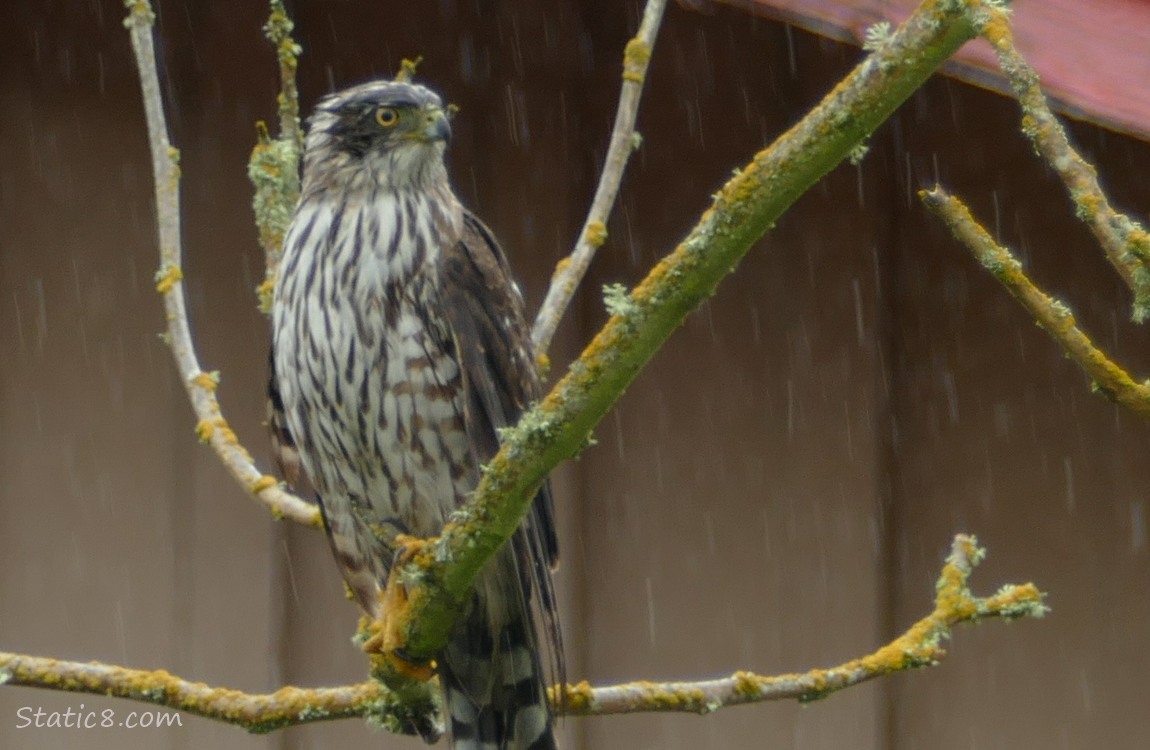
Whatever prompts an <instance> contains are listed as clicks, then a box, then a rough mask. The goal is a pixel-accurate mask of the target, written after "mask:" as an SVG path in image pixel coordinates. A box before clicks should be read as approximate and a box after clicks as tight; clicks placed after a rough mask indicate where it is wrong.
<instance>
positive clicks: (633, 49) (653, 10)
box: [531, 0, 667, 356]
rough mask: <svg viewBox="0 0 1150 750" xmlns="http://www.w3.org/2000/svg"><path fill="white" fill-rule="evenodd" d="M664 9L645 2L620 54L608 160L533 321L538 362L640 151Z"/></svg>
mask: <svg viewBox="0 0 1150 750" xmlns="http://www.w3.org/2000/svg"><path fill="white" fill-rule="evenodd" d="M666 6H667V0H647V5H646V6H645V7H644V9H643V20H642V21H641V22H640V24H639V31H637V32H636V33H635V37H634V38H633V39H632V40H631V41H630V42H628V44H627V48H626V50H625V52H624V54H623V84H622V88H621V89H620V91H619V104H618V106H617V107H616V108H615V125H614V127H613V128H612V130H611V141H610V145H609V146H608V148H607V157H606V159H604V160H603V170H602V171H601V172H600V173H599V185H598V187H596V189H595V198H594V199H593V200H592V201H591V209H590V210H589V211H588V212H587V220H586V221H585V222H583V229H582V231H580V232H579V240H578V241H577V242H576V243H575V250H574V251H573V252H572V253H571V255H569V256H568V257H566V258H564V259H563V260H561V261H559V265H557V266H556V267H555V275H554V276H553V277H552V279H551V286H550V287H549V288H548V289H547V296H546V297H545V298H544V300H543V305H542V306H541V307H540V309H539V315H538V316H537V317H536V319H535V327H534V329H533V330H532V332H531V339H532V341H533V342H534V344H535V351H536V353H537V354H538V355H539V356H545V355H546V354H547V349H548V347H550V346H551V338H552V337H553V336H554V335H555V329H556V328H558V327H559V321H560V320H561V319H562V318H563V313H564V312H566V310H567V307H568V306H569V305H570V304H571V299H572V298H573V297H574V296H575V290H576V289H578V287H579V282H581V281H582V280H583V277H584V276H585V275H586V274H587V269H588V268H589V267H590V266H591V259H592V258H594V257H595V251H596V250H598V249H599V248H600V246H602V245H603V243H604V242H606V240H607V218H608V217H609V216H610V215H611V209H612V207H613V206H614V205H615V198H616V196H618V195H619V185H620V184H622V182H623V172H624V170H626V169H627V161H628V159H630V157H631V153H632V152H633V151H634V150H635V149H636V148H637V146H638V143H637V140H636V139H637V136H636V134H635V118H636V117H637V116H638V113H639V99H640V98H641V97H642V96H643V84H644V83H645V82H646V80H647V64H648V63H649V62H650V60H651V53H652V52H653V51H654V48H655V37H656V35H657V34H658V33H659V24H660V23H661V22H662V20H663V10H664V9H665V8H666Z"/></svg>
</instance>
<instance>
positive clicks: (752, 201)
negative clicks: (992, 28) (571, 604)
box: [380, 0, 977, 660]
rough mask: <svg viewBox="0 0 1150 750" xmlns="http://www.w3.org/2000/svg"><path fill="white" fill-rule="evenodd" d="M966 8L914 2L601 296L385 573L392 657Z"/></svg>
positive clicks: (427, 635) (901, 93) (916, 73)
mask: <svg viewBox="0 0 1150 750" xmlns="http://www.w3.org/2000/svg"><path fill="white" fill-rule="evenodd" d="M973 4H974V5H977V3H973ZM969 13H970V9H969V7H968V3H967V2H962V1H961V0H927V2H924V3H923V4H922V6H920V7H919V8H918V10H916V11H915V13H914V14H913V15H912V16H911V17H910V18H909V19H908V20H907V21H906V23H904V24H903V25H902V26H901V27H899V29H898V30H897V31H896V32H895V33H894V34H892V35H891V36H890V37H889V38H888V39H886V40H885V42H881V43H878V44H876V49H875V51H874V52H872V53H871V54H870V55H869V56H867V57H866V59H864V60H863V62H862V63H861V64H860V65H859V66H858V67H857V68H856V69H855V70H854V71H853V72H852V73H851V74H850V75H849V76H848V77H847V78H846V79H845V80H844V81H843V82H841V83H840V84H839V85H838V86H836V87H835V89H834V90H833V91H832V92H831V93H830V94H829V95H828V96H827V97H826V98H825V99H824V100H823V101H822V102H821V103H820V104H819V105H818V106H817V107H816V108H815V109H814V110H812V111H811V112H810V114H808V115H807V116H806V117H805V118H803V120H801V121H800V122H799V123H798V124H796V125H795V126H794V127H793V128H791V130H790V131H788V132H787V133H785V134H784V135H783V136H781V137H780V138H779V139H778V140H777V141H776V142H775V143H774V144H773V145H771V146H770V147H768V148H766V149H764V150H763V151H761V152H759V153H758V154H756V155H755V157H754V159H753V160H752V161H751V162H750V163H749V164H748V165H747V166H746V167H744V168H743V169H742V170H739V171H738V172H737V173H736V175H735V176H734V177H733V178H732V179H731V180H730V181H729V182H728V183H727V184H726V185H725V186H724V187H723V188H722V189H721V190H720V191H719V192H718V193H717V194H716V195H715V197H714V201H713V203H712V205H711V207H710V208H708V209H707V210H706V211H705V212H704V213H703V215H702V217H701V218H700V220H699V223H698V224H697V225H696V226H695V228H694V229H693V230H692V231H691V233H690V234H689V235H688V236H687V238H686V239H685V240H683V242H682V243H681V244H680V245H679V246H678V247H677V248H675V250H674V251H673V252H672V253H671V254H669V255H668V256H666V257H665V258H664V259H663V260H662V261H660V262H659V263H658V264H657V265H656V266H655V268H654V269H653V270H652V271H651V272H650V274H649V275H648V276H647V278H646V279H644V280H643V281H642V282H641V283H640V284H639V285H638V286H637V287H636V288H635V289H634V290H632V291H631V293H630V294H619V295H612V297H611V299H610V300H609V307H610V311H611V312H612V313H613V314H612V317H611V319H610V320H609V321H608V322H607V324H606V326H605V327H604V328H603V329H602V330H601V331H600V332H599V334H598V335H597V336H596V337H595V339H594V340H593V341H592V342H591V343H590V345H589V346H588V347H587V348H586V349H585V350H584V352H583V354H582V356H581V357H580V358H579V360H578V361H576V362H575V363H574V364H573V365H572V366H571V368H570V371H569V372H568V373H567V375H566V376H565V377H564V378H563V379H562V380H560V381H559V383H558V384H556V386H555V387H554V389H553V390H552V391H551V393H550V394H549V395H548V396H547V397H546V398H545V399H544V400H543V402H542V403H540V404H538V405H537V406H535V407H534V408H533V409H532V410H530V411H529V412H528V413H527V414H525V415H524V417H523V418H522V419H521V420H520V422H519V424H518V425H517V426H516V427H515V428H514V429H511V430H507V431H505V432H504V433H503V435H502V448H501V449H500V451H499V453H498V454H497V455H496V456H495V457H494V458H493V459H492V461H491V463H490V464H489V465H488V466H487V467H486V470H485V472H484V474H483V477H482V479H481V481H480V483H479V486H478V488H477V490H476V493H475V494H476V496H475V498H474V500H473V501H472V502H470V503H468V504H467V505H466V506H464V507H463V508H462V509H460V511H459V512H457V513H456V514H454V516H453V518H452V520H451V522H450V523H448V524H447V525H446V527H445V528H444V529H443V532H442V534H441V535H440V537H438V538H437V539H436V540H434V541H433V542H431V543H429V544H427V545H426V546H425V547H424V548H423V549H422V550H421V551H419V552H418V554H416V555H414V556H413V561H412V562H411V563H409V564H408V565H405V566H396V568H395V569H393V571H392V581H390V582H389V587H391V586H404V587H405V588H406V589H407V594H408V597H407V602H406V606H405V607H402V608H399V609H398V610H394V611H391V612H389V613H388V615H387V617H388V622H387V623H381V624H380V629H381V630H382V631H383V632H384V633H385V634H391V633H394V634H396V635H397V638H393V639H392V642H396V641H398V645H399V646H400V647H401V648H402V651H403V653H405V654H406V655H408V656H410V657H412V658H415V659H423V660H426V659H430V658H432V655H433V654H435V653H436V652H437V651H439V649H440V648H442V646H443V644H445V643H446V642H447V637H448V634H449V632H450V630H451V627H452V624H453V623H454V621H455V619H456V617H457V615H458V612H459V608H460V606H461V603H462V602H464V601H466V597H467V595H468V593H469V592H470V590H471V587H472V584H473V581H474V579H475V577H476V575H477V574H478V572H479V571H480V570H481V569H482V567H483V565H484V564H485V563H486V562H487V560H488V559H490V557H491V556H492V555H493V554H494V553H495V551H496V550H497V549H498V548H499V547H500V545H502V544H503V543H504V542H505V541H506V540H507V539H508V538H510V536H511V534H512V533H514V531H515V529H516V528H517V527H518V525H519V523H520V520H521V519H522V517H523V516H524V514H525V513H526V512H527V510H528V508H529V506H530V504H531V500H532V497H533V495H534V492H535V489H536V488H537V487H538V486H539V484H540V483H541V482H542V481H543V479H544V478H545V477H546V476H547V474H548V473H549V472H550V471H551V469H552V468H553V467H554V466H555V465H556V464H558V463H559V462H560V461H561V460H563V459H565V458H570V457H572V456H575V455H577V454H578V453H579V452H580V451H581V450H582V449H583V447H584V446H585V445H586V443H587V440H588V436H589V435H590V433H591V430H592V429H593V428H594V427H595V425H596V424H597V423H598V422H599V420H600V419H602V417H603V416H604V415H605V414H606V412H607V411H608V410H609V409H610V408H611V406H613V405H614V403H615V402H616V401H617V400H618V399H619V397H620V396H621V395H622V393H623V391H624V390H625V389H626V388H627V386H628V385H629V384H630V383H631V381H632V380H634V378H635V376H636V375H637V374H638V372H639V371H640V370H641V369H642V368H643V366H644V365H645V364H646V363H647V362H648V361H649V360H650V358H651V357H652V356H653V355H654V353H655V352H656V351H657V350H658V349H659V347H660V346H661V345H662V344H663V342H664V341H665V340H666V339H667V337H668V336H670V334H671V333H672V332H673V331H674V330H675V329H676V328H677V327H678V326H679V325H680V324H681V323H682V321H683V319H684V318H685V317H686V315H687V314H688V313H689V312H690V311H692V310H693V309H694V308H695V307H697V306H698V305H699V304H700V303H701V302H702V301H704V300H705V299H707V298H708V297H709V296H710V295H711V294H713V293H714V291H715V288H716V286H717V285H718V284H719V282H720V281H721V280H722V279H723V278H724V277H725V276H726V275H727V274H728V273H730V272H731V271H732V270H734V268H735V267H736V266H737V264H738V262H739V260H741V259H742V257H743V256H744V255H745V254H746V253H747V251H748V250H750V248H751V246H752V245H753V244H754V243H755V242H756V241H757V240H758V239H759V238H760V237H762V235H763V234H764V233H765V232H766V231H767V229H769V228H770V226H771V224H772V223H773V222H774V221H775V220H776V219H777V218H778V217H779V216H780V215H781V214H782V213H783V211H784V210H786V209H787V208H788V207H789V206H790V205H791V204H792V203H793V202H794V201H795V200H796V199H797V198H798V197H799V196H800V195H801V194H802V193H803V192H804V191H805V190H806V189H807V188H809V187H810V186H811V185H813V184H814V183H815V182H816V181H817V180H818V179H819V178H820V177H822V176H823V175H824V174H826V173H827V172H829V171H830V170H831V169H833V168H834V167H835V166H836V165H837V164H838V163H839V162H840V161H842V160H843V159H844V158H845V157H846V156H847V155H848V154H849V153H850V152H851V151H852V149H854V148H856V146H857V145H858V144H859V143H860V142H861V141H863V139H865V138H866V137H867V136H868V135H869V134H870V133H871V132H872V131H873V130H874V128H876V127H877V126H878V125H879V124H880V123H882V121H883V120H884V119H886V117H887V116H888V115H889V114H890V113H891V112H892V111H894V109H895V108H896V107H897V106H898V105H899V104H900V103H901V102H902V101H904V100H905V99H906V98H907V97H908V96H909V95H910V94H911V92H913V91H914V90H915V89H916V88H917V87H918V86H920V85H921V84H922V83H923V82H924V81H925V80H926V79H927V78H928V77H929V76H930V74H931V73H932V72H933V71H934V70H935V69H936V68H937V67H938V66H939V65H940V64H941V63H942V61H943V60H945V59H946V58H947V57H948V56H950V55H951V54H952V53H953V52H954V51H955V50H957V49H958V47H960V46H961V45H962V44H963V43H964V42H966V41H967V40H968V39H970V38H971V37H972V36H973V35H974V25H973V23H972V21H971V19H970V16H969ZM400 581H402V583H400ZM398 651H399V649H396V651H394V652H393V653H398Z"/></svg>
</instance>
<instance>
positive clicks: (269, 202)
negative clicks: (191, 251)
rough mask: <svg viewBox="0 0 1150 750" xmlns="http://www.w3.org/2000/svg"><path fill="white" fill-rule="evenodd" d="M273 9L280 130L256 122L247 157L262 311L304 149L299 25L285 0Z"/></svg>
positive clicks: (270, 35)
mask: <svg viewBox="0 0 1150 750" xmlns="http://www.w3.org/2000/svg"><path fill="white" fill-rule="evenodd" d="M269 5H270V6H271V13H270V15H269V16H268V20H267V23H265V24H264V35H265V36H266V37H267V39H268V41H269V42H271V43H272V44H273V45H275V48H276V58H277V59H278V61H279V72H280V92H279V95H278V96H277V97H276V99H277V103H278V105H279V133H278V134H277V135H276V136H275V137H274V138H273V137H272V136H271V134H270V133H269V132H268V128H267V125H266V124H265V123H263V122H259V123H256V145H255V147H253V148H252V155H251V158H250V159H249V160H248V179H249V180H251V183H252V187H254V188H255V193H254V195H253V196H252V210H253V211H254V212H255V216H256V227H257V228H258V229H259V235H260V246H261V247H263V249H264V280H263V282H262V283H261V284H260V285H259V287H258V288H257V289H256V294H257V295H258V296H259V301H260V310H261V311H262V312H263V313H264V314H265V315H266V314H268V313H270V312H271V306H272V290H273V289H275V279H276V271H277V270H278V269H279V264H280V256H281V255H282V254H283V241H284V236H285V235H286V234H287V230H288V227H289V226H290V225H291V220H292V215H293V213H294V212H295V205H296V203H297V202H298V201H299V191H300V176H299V160H300V155H301V154H302V152H303V141H304V136H303V128H302V127H300V119H299V90H298V88H297V87H296V78H295V74H296V67H297V65H298V62H299V56H300V54H301V53H302V51H303V50H302V48H301V47H300V46H299V45H298V44H296V41H295V39H293V38H292V35H291V32H292V29H293V28H294V24H293V23H292V20H291V18H290V17H289V16H288V14H287V10H286V9H285V8H284V5H283V0H270V3H269Z"/></svg>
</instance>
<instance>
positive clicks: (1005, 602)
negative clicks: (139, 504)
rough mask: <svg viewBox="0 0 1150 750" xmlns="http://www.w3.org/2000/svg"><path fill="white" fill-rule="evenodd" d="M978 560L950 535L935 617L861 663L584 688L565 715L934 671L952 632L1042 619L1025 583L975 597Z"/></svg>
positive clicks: (774, 696)
mask: <svg viewBox="0 0 1150 750" xmlns="http://www.w3.org/2000/svg"><path fill="white" fill-rule="evenodd" d="M983 556H984V552H983V550H982V549H981V548H979V547H978V544H977V542H976V540H975V539H974V537H972V536H967V535H965V534H960V535H958V536H956V537H955V538H954V542H953V543H952V545H951V552H950V555H949V557H948V558H947V560H946V565H945V567H943V569H942V574H941V575H940V576H939V579H938V584H937V586H936V593H935V603H934V611H933V612H931V613H930V614H929V615H927V616H926V617H924V618H923V619H921V620H919V621H918V622H917V623H915V624H914V625H913V626H911V627H910V629H908V630H907V631H906V632H905V633H903V634H902V635H901V636H899V637H898V638H896V639H895V640H894V641H891V642H890V643H888V644H887V645H885V646H883V647H882V648H880V649H879V650H878V651H875V652H874V653H872V654H868V655H867V656H864V657H861V658H859V659H854V660H852V661H849V662H847V663H845V664H841V665H839V666H837V667H831V668H829V669H813V670H811V671H809V672H805V673H803V674H785V675H778V676H773V677H768V676H762V675H757V674H754V673H752V672H735V673H734V674H732V675H730V676H728V677H721V678H718V679H714V680H702V681H697V682H667V683H655V682H633V683H628V684H625V685H613V686H609V687H598V688H593V687H590V686H589V685H588V684H587V683H585V682H584V683H580V684H578V685H572V686H569V687H568V689H567V701H568V707H567V713H568V714H570V715H598V714H619V713H637V712H641V711H679V712H683V711H685V712H692V713H710V712H711V711H714V710H716V709H719V708H722V707H724V706H737V705H741V704H744V703H758V702H761V701H772V700H799V701H803V702H807V701H812V700H816V699H819V698H825V697H826V696H828V695H830V694H831V693H834V692H837V691H839V690H843V689H844V688H848V687H851V686H853V685H857V684H859V683H861V682H866V681H867V680H872V679H874V678H876V677H881V676H883V675H886V674H890V673H892V672H901V671H904V670H907V669H914V668H916V667H928V666H934V665H935V664H937V663H938V662H939V661H940V660H941V659H942V658H943V657H945V656H946V651H945V650H944V649H943V647H942V644H943V642H944V641H946V640H947V639H949V638H950V635H951V629H952V628H953V627H954V626H955V625H958V624H960V623H973V622H977V621H978V620H981V619H985V618H992V617H999V618H1006V619H1016V618H1019V617H1041V616H1042V615H1043V614H1045V613H1046V607H1045V605H1044V604H1043V603H1042V599H1043V594H1041V593H1040V592H1039V591H1038V589H1036V588H1035V587H1034V585H1033V584H1030V583H1027V584H1023V585H1021V586H1005V587H1003V588H1001V589H999V591H998V592H997V593H996V594H994V595H993V596H990V597H985V598H982V597H976V596H974V595H973V594H972V593H971V591H970V588H969V585H968V581H969V578H970V574H971V571H972V570H973V569H974V567H975V566H976V565H977V564H978V563H979V562H980V561H981V560H982V558H983Z"/></svg>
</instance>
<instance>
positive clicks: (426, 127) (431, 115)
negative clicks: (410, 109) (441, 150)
mask: <svg viewBox="0 0 1150 750" xmlns="http://www.w3.org/2000/svg"><path fill="white" fill-rule="evenodd" d="M420 135H421V136H422V138H423V140H424V141H425V142H427V143H436V142H439V141H444V142H446V141H450V140H451V122H450V121H448V119H447V113H446V112H444V111H443V110H442V109H440V108H439V107H435V108H433V109H429V110H427V112H426V113H425V114H424V122H423V130H422V131H420Z"/></svg>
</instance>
